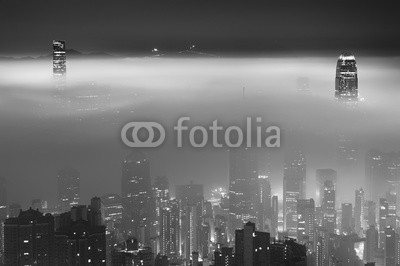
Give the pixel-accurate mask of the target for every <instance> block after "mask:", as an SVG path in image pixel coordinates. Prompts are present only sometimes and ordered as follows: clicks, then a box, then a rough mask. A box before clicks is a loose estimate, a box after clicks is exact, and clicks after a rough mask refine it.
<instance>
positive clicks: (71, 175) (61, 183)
mask: <svg viewBox="0 0 400 266" xmlns="http://www.w3.org/2000/svg"><path fill="white" fill-rule="evenodd" d="M57 183H58V205H59V210H60V212H67V211H69V210H70V209H71V207H73V206H77V205H78V204H79V198H80V175H79V172H78V171H77V170H76V169H74V168H72V167H69V166H67V167H64V168H63V169H61V170H59V171H58V175H57Z"/></svg>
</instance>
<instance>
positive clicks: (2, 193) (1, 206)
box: [0, 176, 7, 264]
mask: <svg viewBox="0 0 400 266" xmlns="http://www.w3.org/2000/svg"><path fill="white" fill-rule="evenodd" d="M6 219H7V181H6V179H5V177H3V176H0V264H1V263H2V262H3V256H4V221H5V220H6Z"/></svg>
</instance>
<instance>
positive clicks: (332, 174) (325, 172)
mask: <svg viewBox="0 0 400 266" xmlns="http://www.w3.org/2000/svg"><path fill="white" fill-rule="evenodd" d="M316 179H317V191H316V200H315V203H316V205H317V206H322V201H323V198H324V189H325V182H326V181H328V180H330V181H332V184H333V185H334V186H335V187H336V179H337V172H336V171H335V170H333V169H317V170H316Z"/></svg>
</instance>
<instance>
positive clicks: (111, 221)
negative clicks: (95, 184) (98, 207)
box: [101, 194, 124, 263]
mask: <svg viewBox="0 0 400 266" xmlns="http://www.w3.org/2000/svg"><path fill="white" fill-rule="evenodd" d="M101 203H102V205H103V211H104V225H105V226H106V249H107V251H106V253H107V256H106V257H107V262H108V263H111V251H112V247H113V246H114V245H115V244H117V243H120V242H122V240H123V236H122V228H121V226H122V217H123V211H124V208H123V207H122V199H121V196H120V195H118V194H107V195H103V196H102V197H101Z"/></svg>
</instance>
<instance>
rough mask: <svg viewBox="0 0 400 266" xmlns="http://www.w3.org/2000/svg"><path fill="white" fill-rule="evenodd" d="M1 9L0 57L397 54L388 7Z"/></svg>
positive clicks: (78, 4) (190, 4) (394, 20)
mask: <svg viewBox="0 0 400 266" xmlns="http://www.w3.org/2000/svg"><path fill="white" fill-rule="evenodd" d="M267 2H268V1H257V2H252V3H244V2H237V1H236V2H235V1H158V2H156V1H103V0H100V1H75V0H73V1H49V0H43V1H14V0H13V1H0V33H1V41H0V55H39V54H47V53H48V50H49V40H52V39H65V40H68V43H67V45H68V47H69V48H73V49H76V50H80V51H86V52H89V51H102V52H108V53H112V54H122V55H131V54H138V53H146V52H149V51H150V50H151V49H152V48H153V47H157V48H159V49H161V50H163V51H178V50H183V49H186V48H187V47H188V46H189V45H190V44H192V43H195V44H197V45H198V46H199V47H200V48H199V49H201V50H203V51H210V52H211V51H212V52H219V53H235V54H240V53H257V54H258V53H271V52H281V53H284V54H288V53H297V52H307V53H310V52H312V53H317V52H327V51H330V52H334V53H338V51H342V50H343V49H349V50H355V49H356V50H357V51H358V52H363V53H367V54H371V53H373V54H398V53H399V51H400V38H399V37H400V32H399V31H398V28H397V26H398V25H399V22H400V17H399V16H398V10H397V9H396V8H395V3H394V2H391V3H389V1H387V3H386V2H384V3H382V2H381V1H379V2H378V1H374V2H368V1H367V2H365V1H318V2H317V1H315V2H314V1H301V2H297V1H293V2H291V1H283V2H282V1H279V2H275V3H267Z"/></svg>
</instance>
